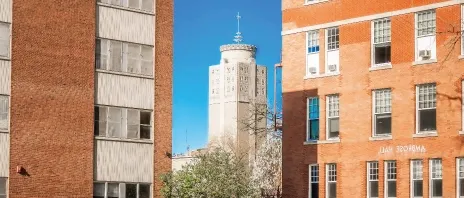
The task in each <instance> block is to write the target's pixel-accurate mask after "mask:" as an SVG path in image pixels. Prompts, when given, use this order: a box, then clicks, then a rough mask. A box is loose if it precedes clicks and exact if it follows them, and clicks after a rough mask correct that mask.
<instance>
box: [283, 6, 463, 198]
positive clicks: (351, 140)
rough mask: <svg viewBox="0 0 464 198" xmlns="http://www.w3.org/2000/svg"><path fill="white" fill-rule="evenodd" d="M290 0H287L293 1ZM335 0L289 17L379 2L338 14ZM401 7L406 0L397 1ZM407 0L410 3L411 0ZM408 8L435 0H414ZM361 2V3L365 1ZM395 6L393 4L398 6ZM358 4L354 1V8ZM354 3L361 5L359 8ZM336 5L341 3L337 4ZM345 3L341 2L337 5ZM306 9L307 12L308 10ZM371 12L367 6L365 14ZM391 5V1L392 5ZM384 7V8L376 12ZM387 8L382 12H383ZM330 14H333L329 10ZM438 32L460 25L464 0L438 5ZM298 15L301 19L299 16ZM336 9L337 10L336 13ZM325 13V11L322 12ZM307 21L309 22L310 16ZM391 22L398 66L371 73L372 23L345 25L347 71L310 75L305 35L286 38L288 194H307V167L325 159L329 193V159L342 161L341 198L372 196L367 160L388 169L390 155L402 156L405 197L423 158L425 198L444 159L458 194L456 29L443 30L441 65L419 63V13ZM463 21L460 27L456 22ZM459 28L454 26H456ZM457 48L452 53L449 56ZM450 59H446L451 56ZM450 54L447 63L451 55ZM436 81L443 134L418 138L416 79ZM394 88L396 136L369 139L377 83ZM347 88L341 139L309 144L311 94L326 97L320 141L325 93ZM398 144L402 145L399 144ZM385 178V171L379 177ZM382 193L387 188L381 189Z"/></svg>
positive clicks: (447, 193) (446, 179)
mask: <svg viewBox="0 0 464 198" xmlns="http://www.w3.org/2000/svg"><path fill="white" fill-rule="evenodd" d="M292 2H296V1H292V0H285V1H284V5H290V4H292ZM345 2H351V1H340V0H334V1H333V2H332V1H331V2H328V3H326V4H327V5H323V4H321V5H315V7H316V6H320V8H319V9H321V7H322V6H327V7H325V9H322V11H320V12H323V11H325V12H326V13H327V14H326V15H321V19H317V20H309V19H311V17H315V16H316V13H314V12H312V11H313V10H312V9H315V8H312V7H311V6H307V7H305V8H294V9H288V10H284V23H285V22H287V21H292V22H297V23H301V24H300V25H299V26H307V25H311V24H317V23H320V22H327V21H332V20H334V19H337V20H339V19H345V18H348V17H353V16H355V15H365V14H366V13H368V10H369V12H370V9H366V8H363V7H368V8H370V7H371V6H372V5H370V4H369V3H368V1H365V2H362V3H356V5H357V6H355V7H359V11H353V13H352V14H350V15H349V14H348V13H349V12H351V11H352V10H354V9H352V10H349V9H346V10H344V12H346V14H343V15H345V16H338V15H337V14H336V13H337V12H328V11H327V10H331V9H332V7H330V8H329V5H334V6H335V5H344V4H345ZM356 2H358V1H356ZM394 2H395V3H398V4H399V5H395V6H396V7H401V6H403V7H404V5H403V4H401V3H399V2H400V1H394ZM405 2H406V1H405ZM407 2H408V3H411V2H412V3H411V4H410V5H409V4H408V5H409V6H411V5H414V6H417V5H419V4H420V5H423V4H425V3H427V2H435V1H407ZM361 5H362V6H361ZM395 6H393V7H395ZM352 7H353V6H352ZM353 8H354V7H353ZM333 9H335V8H333ZM337 9H338V8H337ZM301 10H304V13H302V11H301ZM361 10H364V12H361ZM385 10H390V7H387V8H385ZM375 12H379V10H375ZM382 12H383V11H382ZM329 13H330V14H329ZM436 13H437V31H438V32H447V31H452V26H450V24H453V25H454V26H456V28H459V27H460V26H459V23H460V16H461V14H460V6H459V5H456V6H449V7H445V8H439V9H437V10H436ZM296 15H299V17H296ZM329 15H334V16H329ZM318 17H319V16H318ZM306 19H308V20H306ZM391 21H392V63H393V68H392V69H387V70H378V71H369V68H370V66H371V59H370V56H371V35H370V34H371V32H370V31H371V30H370V21H365V22H359V23H354V24H348V25H342V26H340V73H341V74H340V75H338V76H332V77H324V78H317V79H307V80H304V76H305V64H306V57H305V47H306V33H305V32H302V33H297V34H291V35H285V36H283V108H284V109H283V115H284V123H283V124H284V126H283V127H284V131H285V132H284V136H283V185H284V186H283V187H284V189H283V192H284V194H285V195H284V197H308V165H309V164H313V163H319V164H320V195H321V197H323V195H324V194H325V190H324V189H325V183H324V181H325V163H337V171H338V178H337V187H338V189H337V192H338V197H366V161H371V160H378V161H379V164H380V170H381V171H380V174H381V175H382V174H383V168H384V160H397V167H398V195H397V197H408V196H409V193H410V192H409V174H410V171H409V160H410V159H415V158H417V159H423V160H424V197H428V194H429V193H428V189H429V188H428V179H429V176H428V159H430V158H443V167H444V172H443V187H444V189H443V192H444V194H443V197H454V195H455V193H456V192H455V168H456V167H455V158H456V157H458V156H464V149H463V147H462V146H463V141H464V138H463V137H460V136H459V134H458V131H460V130H461V120H462V116H461V80H462V79H463V78H464V70H463V69H462V67H464V62H463V60H460V59H458V56H459V54H460V42H458V43H457V45H456V46H455V47H454V48H451V47H450V45H449V44H448V43H449V42H450V40H452V39H454V38H455V36H456V34H453V33H439V34H437V56H438V63H435V64H426V65H418V66H413V65H412V62H413V61H414V14H406V15H400V16H394V17H392V18H391ZM456 24H457V25H456ZM456 30H458V29H455V31H456ZM320 35H322V36H321V40H320V45H321V53H320V56H321V59H320V60H321V62H320V67H321V71H322V73H323V68H324V64H325V63H324V62H323V61H324V57H323V56H324V49H323V47H322V46H323V45H324V37H323V31H322V30H321V32H320ZM449 52H451V54H449ZM448 54H449V57H448V59H446V57H447V56H448ZM445 59H446V61H445ZM428 82H436V83H437V92H438V96H437V98H438V99H437V132H438V137H428V138H413V134H414V133H415V119H416V118H415V85H416V84H422V83H428ZM378 88H391V89H392V136H393V140H384V141H369V137H371V133H372V115H371V114H372V93H371V91H372V89H378ZM334 93H338V94H340V138H341V143H336V144H319V145H303V142H304V141H305V138H306V97H308V96H315V95H319V97H320V139H321V140H324V139H325V130H326V127H325V119H326V117H325V113H326V112H325V96H326V95H328V94H334ZM407 144H415V145H424V146H425V147H426V149H427V152H426V153H424V154H418V153H416V154H412V153H410V154H400V153H396V154H395V152H393V153H392V154H379V153H378V152H379V148H380V147H382V146H393V147H396V146H398V145H407ZM394 149H396V148H394ZM379 183H380V184H383V175H382V176H381V177H380V182H379ZM380 196H381V197H383V187H381V188H380Z"/></svg>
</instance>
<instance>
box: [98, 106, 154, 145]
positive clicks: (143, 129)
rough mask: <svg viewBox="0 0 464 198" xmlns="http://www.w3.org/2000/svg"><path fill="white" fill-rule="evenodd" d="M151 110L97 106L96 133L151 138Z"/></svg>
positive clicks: (104, 135)
mask: <svg viewBox="0 0 464 198" xmlns="http://www.w3.org/2000/svg"><path fill="white" fill-rule="evenodd" d="M151 127H152V126H151V112H150V111H143V110H138V109H125V108H118V107H104V106H96V107H95V129H94V130H95V135H96V136H101V137H113V138H127V139H151Z"/></svg>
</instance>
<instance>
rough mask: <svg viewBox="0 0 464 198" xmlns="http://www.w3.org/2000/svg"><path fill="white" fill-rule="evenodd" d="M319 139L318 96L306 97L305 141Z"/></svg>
mask: <svg viewBox="0 0 464 198" xmlns="http://www.w3.org/2000/svg"><path fill="white" fill-rule="evenodd" d="M318 139H319V98H318V97H310V98H308V122H307V127H306V141H311V140H318Z"/></svg>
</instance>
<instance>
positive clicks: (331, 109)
mask: <svg viewBox="0 0 464 198" xmlns="http://www.w3.org/2000/svg"><path fill="white" fill-rule="evenodd" d="M338 101H339V99H338V95H329V96H327V112H328V114H327V139H334V138H338V137H339V128H340V127H339V126H340V123H339V122H340V118H339V117H340V113H339V102H338Z"/></svg>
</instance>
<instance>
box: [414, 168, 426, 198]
mask: <svg viewBox="0 0 464 198" xmlns="http://www.w3.org/2000/svg"><path fill="white" fill-rule="evenodd" d="M422 167H423V166H422V160H411V178H412V179H411V193H412V197H413V198H422V196H423V191H424V190H423V189H424V186H423V185H424V182H423V177H422V175H423V170H422Z"/></svg>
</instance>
